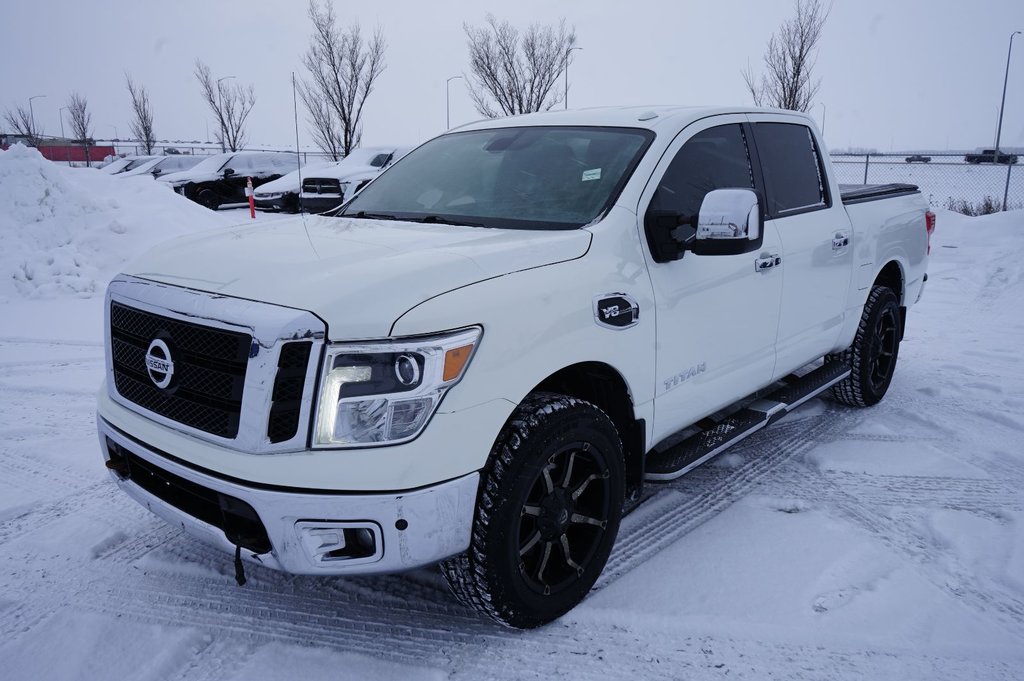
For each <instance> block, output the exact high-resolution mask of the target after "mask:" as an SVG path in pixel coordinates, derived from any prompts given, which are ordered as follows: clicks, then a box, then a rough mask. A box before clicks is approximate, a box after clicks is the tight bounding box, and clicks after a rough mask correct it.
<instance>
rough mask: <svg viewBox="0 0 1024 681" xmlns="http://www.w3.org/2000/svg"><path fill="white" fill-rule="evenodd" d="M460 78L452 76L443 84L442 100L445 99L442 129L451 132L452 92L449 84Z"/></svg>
mask: <svg viewBox="0 0 1024 681" xmlns="http://www.w3.org/2000/svg"><path fill="white" fill-rule="evenodd" d="M461 78H462V76H452V77H451V78H449V79H448V80H446V81H445V83H444V99H445V110H444V111H445V114H444V129H445V130H451V127H452V94H451V93H452V90H451V87H450V86H451V84H452V81H453V80H459V79H461Z"/></svg>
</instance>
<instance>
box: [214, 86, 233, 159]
mask: <svg viewBox="0 0 1024 681" xmlns="http://www.w3.org/2000/svg"><path fill="white" fill-rule="evenodd" d="M230 78H234V76H224V77H223V78H218V79H217V120H218V122H220V150H221V153H223V152H225V151H227V149H225V148H224V138H225V137H226V136H227V130H225V128H224V98H223V96H222V95H221V91H220V82H221V81H222V80H228V79H230Z"/></svg>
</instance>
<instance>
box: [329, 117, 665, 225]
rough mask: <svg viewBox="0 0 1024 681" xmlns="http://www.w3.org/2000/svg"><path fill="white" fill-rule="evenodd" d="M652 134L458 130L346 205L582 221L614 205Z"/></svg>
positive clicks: (429, 218)
mask: <svg viewBox="0 0 1024 681" xmlns="http://www.w3.org/2000/svg"><path fill="white" fill-rule="evenodd" d="M653 138H654V133H652V132H651V131H649V130H640V129H635V128H605V127H600V128H598V127H557V126H551V127H520V128H498V129H490V130H471V131H467V132H457V133H451V134H447V135H443V136H441V137H438V138H435V139H433V140H431V141H430V142H427V143H426V144H424V145H422V146H421V147H419V148H417V149H416V150H415V151H413V152H411V153H410V154H408V155H407V156H405V157H403V158H402V159H401V161H399V162H397V163H395V164H393V165H392V166H391V167H390V168H389V170H388V171H387V172H385V173H384V174H382V175H381V176H380V177H378V178H377V179H376V180H374V181H373V183H371V184H369V185H367V186H366V188H365V189H364V190H363V191H362V192H360V194H359V195H357V196H356V198H354V199H353V200H352V201H350V202H349V203H348V204H347V205H346V206H345V208H344V209H343V211H342V212H341V213H340V215H341V216H346V217H375V218H380V219H387V218H393V219H400V220H410V221H420V222H448V223H457V224H459V223H461V224H469V225H475V226H482V227H498V228H505V229H575V228H578V227H582V226H583V225H586V224H589V223H590V222H593V221H594V220H595V219H597V218H598V217H600V216H601V215H602V214H603V213H604V212H605V211H606V210H608V209H609V208H610V207H611V204H612V203H613V202H614V201H615V199H616V198H617V197H618V194H619V192H620V191H621V190H622V187H623V186H624V185H625V183H626V181H627V180H628V179H629V176H630V174H631V173H632V172H633V169H634V168H636V164H637V163H638V162H639V160H640V157H641V156H642V155H643V152H644V151H645V150H646V149H647V147H648V146H649V144H650V142H651V140H652V139H653Z"/></svg>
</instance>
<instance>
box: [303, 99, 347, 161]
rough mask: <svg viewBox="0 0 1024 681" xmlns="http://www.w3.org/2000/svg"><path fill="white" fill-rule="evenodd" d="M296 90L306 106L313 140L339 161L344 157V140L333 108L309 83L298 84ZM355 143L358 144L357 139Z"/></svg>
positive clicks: (333, 158)
mask: <svg viewBox="0 0 1024 681" xmlns="http://www.w3.org/2000/svg"><path fill="white" fill-rule="evenodd" d="M298 90H299V96H300V97H302V103H303V105H305V107H306V112H307V114H308V115H307V120H308V121H309V130H310V132H312V133H313V142H314V143H315V144H316V146H317V147H319V149H320V151H322V152H324V153H325V154H327V155H328V156H330V157H331V160H334V161H340V160H341V159H342V158H344V157H345V140H344V137H343V135H342V129H341V126H340V125H339V124H338V117H337V116H336V115H335V113H334V109H333V108H332V107H331V105H330V103H329V102H328V101H327V100H326V99H325V98H323V97H322V96H321V95H320V93H319V92H318V91H317V90H316V89H315V87H312V86H311V85H310V84H308V83H307V84H303V85H299V86H298ZM356 143H357V144H358V140H356Z"/></svg>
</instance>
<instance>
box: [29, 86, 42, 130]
mask: <svg viewBox="0 0 1024 681" xmlns="http://www.w3.org/2000/svg"><path fill="white" fill-rule="evenodd" d="M45 96H46V95H32V96H31V97H29V98H28V115H29V119H31V121H32V134H33V135H35V134H36V110H35V109H34V108H33V107H32V100H33V99H39V98H40V97H45Z"/></svg>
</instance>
